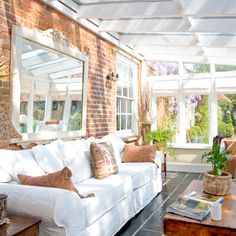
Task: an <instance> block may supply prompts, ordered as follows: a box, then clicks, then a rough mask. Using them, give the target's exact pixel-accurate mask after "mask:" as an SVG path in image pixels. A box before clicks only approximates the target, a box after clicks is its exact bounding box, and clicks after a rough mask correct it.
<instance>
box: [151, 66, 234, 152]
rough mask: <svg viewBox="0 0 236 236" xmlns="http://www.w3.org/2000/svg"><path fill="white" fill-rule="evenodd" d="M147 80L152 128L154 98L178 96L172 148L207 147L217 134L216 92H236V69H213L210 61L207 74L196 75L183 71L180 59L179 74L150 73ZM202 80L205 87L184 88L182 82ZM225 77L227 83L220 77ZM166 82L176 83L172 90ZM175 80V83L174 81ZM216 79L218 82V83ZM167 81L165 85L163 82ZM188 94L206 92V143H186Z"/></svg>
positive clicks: (154, 113) (155, 111)
mask: <svg viewBox="0 0 236 236" xmlns="http://www.w3.org/2000/svg"><path fill="white" fill-rule="evenodd" d="M233 78H234V79H233ZM147 79H148V80H149V81H150V82H149V83H150V86H152V88H153V91H154V96H153V99H152V104H153V106H152V126H151V129H152V130H155V129H156V127H157V116H158V113H157V107H156V106H155V104H156V101H157V97H159V96H177V102H178V118H177V122H178V125H177V126H178V133H177V137H176V143H173V144H172V147H174V148H175V147H176V148H196V149H198V148H210V146H211V144H212V140H213V137H214V136H216V135H217V134H218V120H217V119H216V117H218V107H217V94H218V93H225V94H230V93H231V94H232V93H234V94H236V82H235V80H236V72H235V71H230V72H215V64H210V73H199V74H185V73H184V67H183V62H179V75H171V76H155V77H154V76H149V77H147ZM198 79H200V80H203V81H205V82H207V85H209V86H208V87H206V86H205V87H204V86H202V85H204V84H201V85H199V87H198V88H197V87H194V86H193V87H192V88H191V87H190V88H187V89H186V88H184V81H186V80H192V81H193V80H198ZM224 79H225V80H226V79H228V81H227V83H223V81H219V80H224ZM225 80H224V81H225ZM169 81H172V84H174V85H176V86H174V87H172V88H171V89H169V90H168V89H167V88H168V83H170V82H169ZM177 81H178V83H177ZM218 81H219V82H218ZM165 83H166V85H165ZM187 95H207V96H208V100H209V105H208V111H209V143H208V144H200V143H199V144H196V143H186V130H185V96H187Z"/></svg>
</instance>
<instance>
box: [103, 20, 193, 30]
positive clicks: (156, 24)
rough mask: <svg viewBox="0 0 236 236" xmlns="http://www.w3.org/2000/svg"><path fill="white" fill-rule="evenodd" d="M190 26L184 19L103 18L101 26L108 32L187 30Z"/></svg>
mask: <svg viewBox="0 0 236 236" xmlns="http://www.w3.org/2000/svg"><path fill="white" fill-rule="evenodd" d="M188 28H189V26H188V25H186V23H185V22H184V21H183V20H182V19H143V20H134V19H132V20H103V21H102V23H101V26H100V28H99V30H100V31H106V32H114V31H115V32H123V33H143V32H186V31H187V30H188Z"/></svg>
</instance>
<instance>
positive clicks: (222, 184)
mask: <svg viewBox="0 0 236 236" xmlns="http://www.w3.org/2000/svg"><path fill="white" fill-rule="evenodd" d="M229 153H230V152H229V151H228V150H221V146H220V139H219V138H217V137H216V138H214V141H213V144H212V149H211V151H210V152H208V153H206V152H205V153H204V154H203V155H202V160H203V159H204V158H207V162H210V163H211V164H212V171H209V172H206V173H204V178H203V189H204V191H205V192H206V193H210V194H213V195H220V196H221V195H227V194H230V187H231V184H232V179H231V178H232V175H231V174H230V173H228V172H226V171H225V167H226V163H227V161H228V160H230V159H231V158H230V157H229V156H228V154H229Z"/></svg>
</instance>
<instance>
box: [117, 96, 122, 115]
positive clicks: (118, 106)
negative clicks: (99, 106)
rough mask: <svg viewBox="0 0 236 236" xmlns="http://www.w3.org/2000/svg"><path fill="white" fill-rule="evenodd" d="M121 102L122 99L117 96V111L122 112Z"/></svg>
mask: <svg viewBox="0 0 236 236" xmlns="http://www.w3.org/2000/svg"><path fill="white" fill-rule="evenodd" d="M120 104H121V99H120V98H117V99H116V113H120Z"/></svg>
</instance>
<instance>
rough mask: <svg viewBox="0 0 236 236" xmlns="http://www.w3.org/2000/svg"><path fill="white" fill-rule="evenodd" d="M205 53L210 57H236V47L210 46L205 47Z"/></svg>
mask: <svg viewBox="0 0 236 236" xmlns="http://www.w3.org/2000/svg"><path fill="white" fill-rule="evenodd" d="M203 50H204V55H206V56H209V57H225V58H227V57H236V48H208V47H203Z"/></svg>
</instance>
